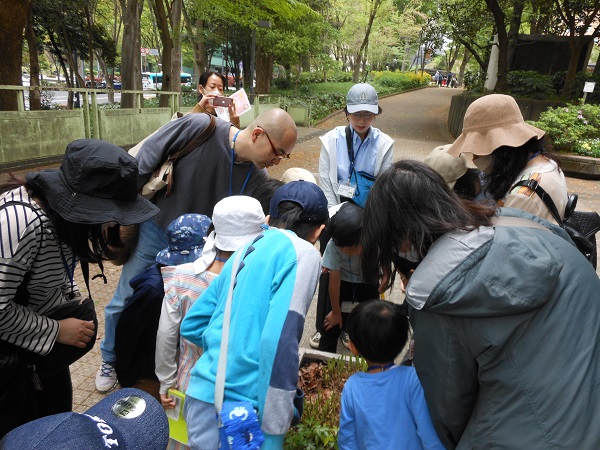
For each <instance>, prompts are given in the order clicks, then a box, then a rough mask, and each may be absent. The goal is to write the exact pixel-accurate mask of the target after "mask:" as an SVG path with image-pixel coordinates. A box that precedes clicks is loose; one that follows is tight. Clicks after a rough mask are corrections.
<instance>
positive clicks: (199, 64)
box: [182, 2, 207, 84]
mask: <svg viewBox="0 0 600 450" xmlns="http://www.w3.org/2000/svg"><path fill="white" fill-rule="evenodd" d="M182 12H183V24H184V26H185V29H186V31H187V34H188V39H189V41H190V46H191V47H192V51H193V52H194V70H195V72H196V79H195V80H194V81H195V82H196V84H199V83H198V78H199V77H200V75H201V74H202V73H204V72H206V66H207V63H206V56H205V55H206V45H205V44H204V39H200V38H199V37H198V36H199V33H200V32H202V30H203V29H204V21H203V20H200V19H197V20H196V23H195V25H194V26H192V20H191V18H190V16H189V14H188V12H187V8H186V7H185V2H184V4H183V9H182Z"/></svg>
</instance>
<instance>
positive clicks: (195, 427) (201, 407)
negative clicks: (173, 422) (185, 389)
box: [183, 396, 219, 450]
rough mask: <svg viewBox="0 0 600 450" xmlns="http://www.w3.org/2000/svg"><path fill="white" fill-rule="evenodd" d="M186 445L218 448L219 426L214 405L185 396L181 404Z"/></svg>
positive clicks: (208, 449) (202, 449)
mask: <svg viewBox="0 0 600 450" xmlns="http://www.w3.org/2000/svg"><path fill="white" fill-rule="evenodd" d="M183 417H184V418H185V423H186V425H187V431H188V439H189V441H188V446H190V447H191V448H193V449H194V450H196V449H199V450H200V449H201V450H218V448H219V426H218V423H217V412H216V410H215V405H214V404H212V403H206V402H203V401H202V400H198V399H195V398H193V397H190V396H187V397H186V398H185V403H184V404H183Z"/></svg>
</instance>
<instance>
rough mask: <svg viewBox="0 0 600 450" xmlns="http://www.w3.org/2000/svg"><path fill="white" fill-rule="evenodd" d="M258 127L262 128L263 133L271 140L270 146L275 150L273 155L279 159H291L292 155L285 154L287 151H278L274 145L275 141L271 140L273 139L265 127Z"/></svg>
mask: <svg viewBox="0 0 600 450" xmlns="http://www.w3.org/2000/svg"><path fill="white" fill-rule="evenodd" d="M257 127H258V128H260V129H261V130H262V131H263V133H264V134H265V136H266V137H267V139H268V140H269V144H271V149H272V150H273V153H274V154H275V157H276V158H277V159H290V155H288V154H287V153H286V152H285V150H283V149H279V150H277V148H276V147H275V145H274V144H273V141H272V140H271V137H270V136H269V133H267V131H266V130H265V129H264V128H263V127H261V126H260V125H257Z"/></svg>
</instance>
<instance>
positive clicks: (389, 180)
mask: <svg viewBox="0 0 600 450" xmlns="http://www.w3.org/2000/svg"><path fill="white" fill-rule="evenodd" d="M495 211H496V210H495V207H490V206H486V205H481V204H478V203H474V202H472V201H469V200H465V199H461V198H459V197H458V195H456V193H455V192H454V191H453V190H452V189H450V188H449V187H448V185H447V184H446V182H445V181H444V179H443V178H442V177H441V175H440V174H438V173H437V172H436V171H435V170H433V169H432V168H431V167H429V166H427V165H426V164H424V163H422V162H419V161H411V160H401V161H398V162H396V163H394V164H393V165H392V167H391V168H390V169H388V170H386V171H385V172H383V173H382V174H380V175H379V176H378V177H377V180H376V181H375V184H374V185H373V188H372V189H371V192H370V193H369V198H368V200H367V204H366V207H365V212H364V216H363V232H362V236H361V243H362V247H363V249H362V269H363V277H364V279H365V282H367V283H377V282H378V278H379V276H380V275H381V274H383V275H384V278H385V281H386V282H385V283H384V285H385V286H383V287H384V288H389V287H391V286H392V285H393V283H394V278H395V272H396V268H397V267H396V261H397V259H398V257H400V256H402V254H401V253H402V252H407V251H408V250H409V249H410V247H412V248H413V249H414V250H415V251H416V252H417V254H418V255H419V257H420V258H421V259H422V258H423V257H424V256H425V255H426V254H427V251H428V250H429V247H430V246H431V244H433V243H434V242H435V241H436V239H438V238H439V237H440V236H441V235H443V234H444V233H447V232H449V231H454V230H465V231H470V230H473V229H475V228H477V227H479V226H489V225H490V223H491V222H490V218H491V216H493V215H494V213H495ZM401 247H402V248H404V250H401ZM406 247H409V248H406Z"/></svg>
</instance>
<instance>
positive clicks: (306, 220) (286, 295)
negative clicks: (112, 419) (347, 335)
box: [181, 181, 329, 450]
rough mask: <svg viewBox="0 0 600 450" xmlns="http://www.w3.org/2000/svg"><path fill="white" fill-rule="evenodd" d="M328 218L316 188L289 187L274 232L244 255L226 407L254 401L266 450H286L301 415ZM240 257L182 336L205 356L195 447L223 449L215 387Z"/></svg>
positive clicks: (192, 386) (191, 315) (192, 401)
mask: <svg viewBox="0 0 600 450" xmlns="http://www.w3.org/2000/svg"><path fill="white" fill-rule="evenodd" d="M328 218H329V214H328V210H327V199H326V198H325V195H324V194H323V192H322V191H321V189H320V188H319V187H318V186H317V185H315V184H313V183H309V182H306V181H295V182H291V183H288V184H286V185H284V186H282V187H280V188H279V189H278V190H277V191H276V192H275V195H274V196H273V199H272V200H271V205H270V215H269V216H268V217H267V221H268V223H269V229H268V230H266V231H265V232H264V233H262V234H260V235H259V236H258V237H257V238H256V239H254V241H253V242H251V243H250V244H248V245H245V246H244V247H242V248H241V249H240V250H238V252H241V254H242V260H241V264H240V268H239V271H238V272H237V275H236V281H235V287H234V289H233V297H232V301H231V320H230V324H229V346H228V353H227V367H226V376H225V389H224V401H225V402H227V401H249V402H251V403H252V406H253V407H254V408H255V409H256V410H258V416H259V420H260V425H261V428H262V431H263V434H264V438H265V441H264V443H263V445H262V447H261V449H263V450H265V449H266V450H268V449H282V448H283V441H284V437H285V433H286V432H287V431H288V429H289V427H290V424H291V422H292V418H293V416H294V405H293V401H294V397H295V394H296V386H297V383H298V366H299V357H298V346H299V342H300V338H301V337H302V331H303V329H304V319H305V317H306V313H307V311H308V307H309V305H310V302H311V300H312V298H313V295H314V292H315V289H316V286H317V280H318V276H319V272H320V265H321V264H320V259H321V258H320V254H319V252H318V251H317V250H316V248H315V247H314V245H313V244H314V243H315V242H316V241H317V239H318V238H319V235H320V233H321V231H322V230H323V228H324V227H325V225H326V223H327V221H328ZM238 252H236V253H234V255H232V257H231V258H230V259H229V261H228V262H227V263H226V264H225V266H224V267H223V270H222V272H221V275H220V276H219V277H218V278H217V279H216V280H214V281H213V283H212V284H211V285H210V286H209V288H208V289H207V290H206V291H205V292H204V294H202V295H201V296H200V298H199V299H198V300H197V301H196V302H195V303H194V306H192V308H191V309H190V310H189V312H188V314H187V315H186V316H185V318H184V319H183V322H182V324H181V336H182V337H184V338H185V339H187V340H189V341H190V342H192V343H193V344H195V345H197V346H199V347H201V348H202V350H203V354H202V356H201V357H200V359H199V360H198V362H197V363H196V364H195V366H194V368H193V369H192V375H191V379H190V383H189V385H188V389H187V391H186V395H187V397H186V401H185V405H184V416H185V419H186V423H187V426H188V437H189V445H190V446H191V447H192V448H203V449H204V448H206V449H216V448H218V446H219V428H218V425H217V419H216V414H215V405H214V403H215V380H216V376H217V365H218V361H219V354H220V346H221V339H222V335H223V328H222V327H223V314H224V309H225V304H226V301H227V294H228V291H229V285H230V281H231V271H232V266H233V261H234V260H235V258H236V256H237V253H238Z"/></svg>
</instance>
